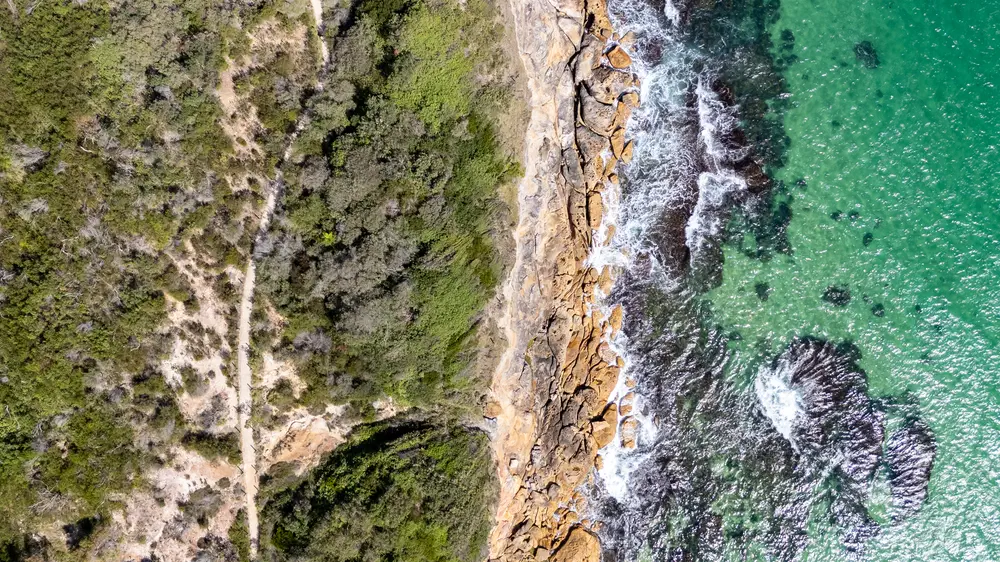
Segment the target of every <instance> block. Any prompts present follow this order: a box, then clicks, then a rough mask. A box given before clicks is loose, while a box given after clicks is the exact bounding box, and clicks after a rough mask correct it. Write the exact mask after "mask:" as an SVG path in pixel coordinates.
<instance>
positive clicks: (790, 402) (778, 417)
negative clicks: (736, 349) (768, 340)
mask: <svg viewBox="0 0 1000 562" xmlns="http://www.w3.org/2000/svg"><path fill="white" fill-rule="evenodd" d="M793 371H794V368H793V366H792V365H791V364H789V363H788V361H787V360H786V359H784V358H782V359H781V360H780V361H779V362H778V365H777V366H776V367H773V368H772V367H771V366H767V365H765V366H763V367H761V368H760V371H758V372H757V379H756V380H755V381H754V390H755V391H756V393H757V400H758V401H759V402H760V406H761V409H762V410H763V411H764V415H766V416H767V417H768V419H770V420H771V423H772V424H773V425H774V427H775V429H777V430H778V433H780V434H781V435H783V436H784V437H785V439H787V440H788V442H789V443H791V444H792V447H795V439H794V437H793V435H792V432H793V431H794V429H795V422H796V420H797V419H798V418H799V416H801V415H802V414H803V413H804V411H805V409H804V407H803V404H802V393H801V392H799V391H798V390H797V389H795V388H793V387H792V372H793Z"/></svg>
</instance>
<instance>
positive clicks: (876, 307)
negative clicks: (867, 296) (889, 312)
mask: <svg viewBox="0 0 1000 562" xmlns="http://www.w3.org/2000/svg"><path fill="white" fill-rule="evenodd" d="M872 314H874V315H875V316H878V317H879V318H882V317H884V316H885V305H883V304H882V303H880V302H877V303H875V304H873V305H872Z"/></svg>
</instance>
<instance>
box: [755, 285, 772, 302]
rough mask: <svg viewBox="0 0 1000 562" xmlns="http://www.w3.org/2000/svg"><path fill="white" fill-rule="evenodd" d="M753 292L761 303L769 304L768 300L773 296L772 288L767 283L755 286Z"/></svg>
mask: <svg viewBox="0 0 1000 562" xmlns="http://www.w3.org/2000/svg"><path fill="white" fill-rule="evenodd" d="M753 290H754V291H755V292H756V293H757V298H758V299H760V301H761V302H767V298H768V297H769V296H770V295H771V286H770V285H768V284H767V283H757V284H756V285H754V286H753Z"/></svg>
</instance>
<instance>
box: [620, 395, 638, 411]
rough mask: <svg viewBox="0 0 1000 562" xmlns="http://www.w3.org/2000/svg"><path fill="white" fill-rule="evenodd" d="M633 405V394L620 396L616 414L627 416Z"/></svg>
mask: <svg viewBox="0 0 1000 562" xmlns="http://www.w3.org/2000/svg"><path fill="white" fill-rule="evenodd" d="M634 403H635V393H634V392H629V393H628V394H626V395H625V396H622V399H621V401H620V403H619V404H618V412H619V413H621V415H623V416H627V415H629V414H631V413H632V405H633V404H634Z"/></svg>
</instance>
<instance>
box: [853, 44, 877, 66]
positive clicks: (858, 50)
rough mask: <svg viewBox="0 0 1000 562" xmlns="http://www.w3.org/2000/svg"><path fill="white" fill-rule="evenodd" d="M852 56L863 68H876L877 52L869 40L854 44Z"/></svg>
mask: <svg viewBox="0 0 1000 562" xmlns="http://www.w3.org/2000/svg"><path fill="white" fill-rule="evenodd" d="M854 56H855V57H857V59H858V60H859V61H861V63H862V64H864V65H865V68H878V65H879V60H878V53H876V52H875V46H874V45H872V42H871V41H862V42H860V43H856V44H855V45H854Z"/></svg>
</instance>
